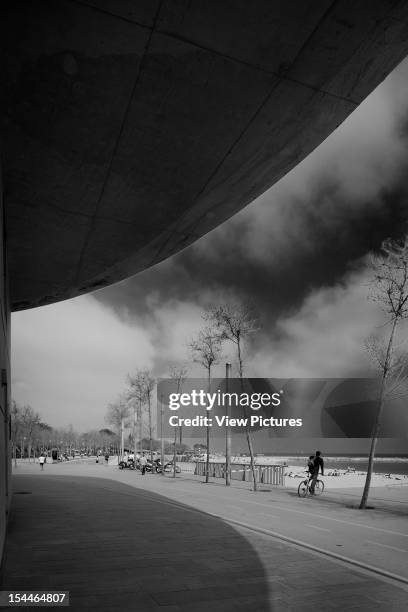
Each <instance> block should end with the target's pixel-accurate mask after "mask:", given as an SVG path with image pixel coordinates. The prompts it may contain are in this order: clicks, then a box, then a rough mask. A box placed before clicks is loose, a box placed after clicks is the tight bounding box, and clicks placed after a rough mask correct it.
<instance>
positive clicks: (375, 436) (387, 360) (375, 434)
mask: <svg viewBox="0 0 408 612" xmlns="http://www.w3.org/2000/svg"><path fill="white" fill-rule="evenodd" d="M397 322H398V319H397V318H395V319H394V322H393V325H392V329H391V333H390V338H389V341H388V346H387V353H386V356H385V362H384V369H383V376H382V379H381V389H380V397H379V401H378V412H377V416H376V419H375V423H374V429H373V437H372V439H371V446H370V454H369V456H368V466H367V476H366V481H365V484H364V490H363V495H362V497H361V502H360V505H359V509H360V510H364V509H365V508H366V507H367V501H368V494H369V491H370V484H371V477H372V474H373V467H374V456H375V448H376V446H377V440H378V436H379V434H380V431H381V416H382V413H383V409H384V395H385V388H386V384H387V377H388V373H389V370H390V361H391V355H392V347H393V343H394V336H395V330H396V328H397Z"/></svg>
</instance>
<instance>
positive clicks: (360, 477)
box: [217, 457, 408, 489]
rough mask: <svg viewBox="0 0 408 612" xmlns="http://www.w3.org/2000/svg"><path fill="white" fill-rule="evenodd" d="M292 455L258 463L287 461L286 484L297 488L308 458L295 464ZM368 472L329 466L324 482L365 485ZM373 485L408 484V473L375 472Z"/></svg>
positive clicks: (247, 460)
mask: <svg viewBox="0 0 408 612" xmlns="http://www.w3.org/2000/svg"><path fill="white" fill-rule="evenodd" d="M290 459H291V458H290V457H257V458H256V464H257V465H284V464H285V463H287V464H288V465H287V466H286V468H285V486H287V487H289V488H297V487H298V485H299V481H300V480H301V479H302V478H304V477H305V469H306V460H305V467H302V466H299V465H293V464H292V463H290ZM217 460H218V461H219V460H225V459H224V458H223V457H222V458H217ZM231 462H232V463H242V464H249V463H250V458H249V457H232V458H231ZM366 475H367V473H366V472H365V471H363V470H358V469H356V470H355V471H353V470H345V469H334V468H327V469H325V473H324V477H323V479H324V483H325V486H327V487H330V488H336V489H342V488H344V489H346V488H353V487H360V488H362V487H364V483H365V479H366ZM371 486H372V487H384V486H408V476H407V475H406V474H396V473H395V474H394V473H389V474H380V473H377V472H375V468H374V473H373V475H372V478H371Z"/></svg>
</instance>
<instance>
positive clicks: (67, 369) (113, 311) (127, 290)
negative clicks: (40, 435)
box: [12, 61, 408, 452]
mask: <svg viewBox="0 0 408 612" xmlns="http://www.w3.org/2000/svg"><path fill="white" fill-rule="evenodd" d="M407 94H408V61H404V62H403V63H402V64H400V65H399V66H398V67H397V69H396V70H395V71H394V72H393V73H392V74H391V75H389V77H388V78H387V79H386V80H385V81H384V82H383V83H382V84H381V85H380V86H379V87H378V88H377V89H376V90H375V91H374V92H373V93H372V94H371V95H370V96H369V97H368V98H367V99H366V100H365V101H364V102H363V103H362V104H361V105H360V107H359V108H358V109H357V110H356V111H355V112H354V113H353V114H352V115H351V116H350V117H349V118H348V119H347V120H346V121H345V122H344V123H343V124H342V125H341V126H340V127H339V128H338V129H337V130H336V131H335V132H333V134H331V135H330V136H329V138H327V139H326V141H325V142H323V143H322V144H321V145H320V146H319V147H318V148H317V149H316V150H315V151H314V152H313V153H312V154H311V155H310V156H309V157H308V158H307V159H305V160H304V161H303V162H302V163H301V164H299V165H298V166H297V167H296V168H294V169H293V170H292V171H291V172H290V173H288V174H287V175H286V176H285V177H284V178H283V179H282V180H280V181H279V182H278V183H277V184H275V185H274V186H273V187H272V188H271V189H269V190H268V191H267V192H265V193H264V194H263V195H262V196H261V197H259V198H258V199H257V200H255V201H254V202H253V203H251V204H250V205H249V206H247V207H246V208H245V209H244V210H242V211H241V212H240V213H238V214H237V215H235V216H234V217H233V218H231V219H230V220H229V221H227V222H225V223H224V224H223V225H221V226H219V227H218V228H217V229H215V230H214V231H212V232H211V233H209V234H207V235H206V236H204V237H203V238H201V239H200V240H198V241H197V242H196V243H195V244H193V245H191V246H190V247H188V248H187V249H185V250H184V251H182V252H180V253H179V254H177V255H175V256H173V257H172V258H170V259H168V260H166V261H164V262H162V263H161V264H159V265H157V266H155V267H154V268H151V269H149V270H145V271H144V272H142V273H140V274H138V275H136V276H134V277H132V278H129V279H128V280H126V281H123V282H121V283H118V284H115V285H112V286H110V287H108V288H105V289H103V290H100V291H98V292H95V293H93V294H88V295H86V296H82V297H79V298H76V299H73V300H69V301H65V302H61V303H58V304H55V305H51V306H45V307H41V308H37V309H33V310H28V311H21V312H17V313H14V314H13V315H12V393H13V397H14V399H15V400H16V401H17V402H18V403H22V404H30V405H31V406H32V407H33V408H34V409H35V410H37V411H38V412H39V413H40V414H41V416H42V418H43V420H44V421H46V422H47V423H49V424H50V425H52V426H55V427H60V426H67V425H68V424H72V425H73V426H74V428H76V429H78V430H86V429H94V428H100V427H104V426H105V425H106V424H105V421H104V418H105V414H106V407H107V404H108V403H109V402H112V401H115V399H116V398H117V397H118V395H119V394H120V393H121V392H122V391H123V390H124V388H125V386H126V375H127V373H132V372H134V371H135V370H136V369H137V368H149V369H151V370H152V371H153V373H154V374H155V375H156V376H166V375H167V374H168V370H169V365H170V364H174V363H185V364H186V365H187V367H188V370H189V375H191V376H199V375H200V370H199V367H198V365H197V364H194V363H192V359H191V355H190V354H189V352H188V348H187V345H188V342H189V341H190V340H191V339H192V338H193V337H194V336H195V335H196V334H197V333H198V331H199V329H200V328H201V327H202V326H203V320H202V313H203V310H204V309H205V308H206V307H207V306H208V305H211V304H219V303H224V302H230V301H234V300H244V301H249V302H250V303H251V305H252V307H253V310H254V312H255V313H256V316H257V319H258V327H259V331H258V332H257V333H256V334H253V336H252V337H251V339H250V342H249V343H248V345H247V346H246V347H245V351H246V360H245V373H246V375H248V376H254V377H264V376H265V377H288V378H290V377H306V376H313V377H337V376H339V377H344V376H365V375H369V374H370V373H372V369H371V365H370V361H369V358H368V355H367V352H366V351H365V349H364V339H365V338H366V337H367V336H368V335H370V334H371V333H372V332H373V330H375V329H378V326H379V325H380V323H381V320H382V319H381V314H380V313H379V311H378V307H377V305H376V304H374V303H372V302H371V301H369V300H368V299H367V295H368V282H369V277H370V273H369V270H368V268H367V264H368V262H369V258H370V252H372V251H376V250H378V249H379V248H380V246H381V243H382V241H383V240H384V239H385V238H387V237H393V238H398V237H401V236H402V235H404V234H405V233H406V230H407V221H408V207H407V206H406V201H407V195H408V194H407V191H408V184H407V181H406V180H405V177H406V174H407V171H408V155H407V152H408V95H407ZM227 360H229V361H232V363H233V367H235V355H234V352H233V347H226V348H225V353H224V359H223V361H222V363H220V365H219V366H218V367H217V368H215V374H218V375H219V376H222V375H223V372H224V367H225V366H224V363H225V361H227ZM407 452H408V449H407Z"/></svg>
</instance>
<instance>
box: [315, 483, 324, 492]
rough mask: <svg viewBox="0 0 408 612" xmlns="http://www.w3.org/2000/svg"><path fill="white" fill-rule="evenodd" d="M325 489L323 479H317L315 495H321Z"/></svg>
mask: <svg viewBox="0 0 408 612" xmlns="http://www.w3.org/2000/svg"><path fill="white" fill-rule="evenodd" d="M323 491H324V482H323V480H316V486H315V495H321V494H322V493H323Z"/></svg>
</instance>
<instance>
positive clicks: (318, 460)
mask: <svg viewBox="0 0 408 612" xmlns="http://www.w3.org/2000/svg"><path fill="white" fill-rule="evenodd" d="M320 455H321V452H320V451H316V455H315V458H314V461H313V468H314V469H313V477H312V482H311V484H310V493H311V494H312V495H314V492H315V486H316V481H317V477H318V476H319V469H320V470H321V472H322V476H324V461H323V459H322V457H321V456H320Z"/></svg>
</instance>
